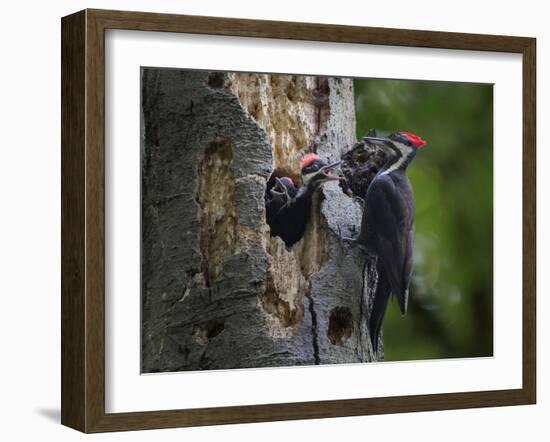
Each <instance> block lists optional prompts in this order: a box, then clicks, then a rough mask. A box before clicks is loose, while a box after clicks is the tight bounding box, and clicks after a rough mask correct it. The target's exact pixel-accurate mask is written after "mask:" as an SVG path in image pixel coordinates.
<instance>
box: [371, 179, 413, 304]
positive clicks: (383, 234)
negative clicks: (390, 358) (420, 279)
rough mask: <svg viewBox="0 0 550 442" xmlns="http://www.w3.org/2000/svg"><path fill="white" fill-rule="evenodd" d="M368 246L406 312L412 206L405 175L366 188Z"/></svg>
mask: <svg viewBox="0 0 550 442" xmlns="http://www.w3.org/2000/svg"><path fill="white" fill-rule="evenodd" d="M365 211H366V217H367V218H366V226H365V227H366V228H367V232H368V233H367V238H366V240H367V246H368V248H370V249H372V250H373V251H374V252H375V253H376V255H377V256H378V259H379V260H381V264H382V266H383V268H384V274H385V276H386V277H387V279H388V281H389V283H390V286H391V291H392V293H393V294H394V296H395V297H396V298H397V300H398V301H399V307H400V309H401V313H403V314H404V313H405V312H406V311H407V300H408V299H407V298H408V289H409V283H410V279H411V270H412V245H413V220H414V203H413V198H412V188H411V185H410V183H409V180H408V179H407V176H406V175H405V173H404V172H401V171H395V172H393V173H390V174H382V175H379V176H378V177H376V179H375V180H374V181H373V182H372V183H371V185H370V186H369V190H368V191H367V197H366V201H365Z"/></svg>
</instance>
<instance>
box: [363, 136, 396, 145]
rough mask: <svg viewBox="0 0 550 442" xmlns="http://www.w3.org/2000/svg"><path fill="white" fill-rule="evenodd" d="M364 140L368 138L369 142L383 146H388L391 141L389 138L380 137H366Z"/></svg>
mask: <svg viewBox="0 0 550 442" xmlns="http://www.w3.org/2000/svg"><path fill="white" fill-rule="evenodd" d="M363 139H364V140H366V141H367V142H369V143H372V144H376V145H377V146H381V147H384V146H385V147H387V146H388V143H391V141H390V140H388V139H387V138H380V137H364V138H363Z"/></svg>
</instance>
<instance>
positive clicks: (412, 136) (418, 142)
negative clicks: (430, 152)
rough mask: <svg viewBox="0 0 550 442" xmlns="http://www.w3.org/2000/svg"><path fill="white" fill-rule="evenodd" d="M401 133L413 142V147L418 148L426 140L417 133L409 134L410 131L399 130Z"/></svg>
mask: <svg viewBox="0 0 550 442" xmlns="http://www.w3.org/2000/svg"><path fill="white" fill-rule="evenodd" d="M401 133H402V134H403V135H405V136H406V137H407V138H408V139H409V141H410V142H411V143H412V144H413V146H414V147H416V148H417V149H420V148H421V147H422V146H424V144H426V142H425V141H424V140H423V139H422V138H420V137H419V136H418V135H415V134H411V133H410V132H401Z"/></svg>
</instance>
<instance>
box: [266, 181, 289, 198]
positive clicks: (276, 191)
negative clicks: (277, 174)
mask: <svg viewBox="0 0 550 442" xmlns="http://www.w3.org/2000/svg"><path fill="white" fill-rule="evenodd" d="M269 192H270V193H271V195H273V196H283V195H286V194H287V192H286V187H285V186H284V184H283V182H282V181H281V179H280V178H275V185H274V186H273V188H272V189H271V190H270V191H269Z"/></svg>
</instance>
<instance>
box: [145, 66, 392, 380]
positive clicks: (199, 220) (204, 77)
mask: <svg viewBox="0 0 550 442" xmlns="http://www.w3.org/2000/svg"><path fill="white" fill-rule="evenodd" d="M142 119H143V124H142V129H143V136H142V333H143V336H142V371H143V372H158V371H178V370H198V369H221V368H243V367H267V366H271V367H273V366H289V365H314V364H330V363H352V362H366V361H373V360H378V359H381V358H382V357H383V355H382V350H380V352H379V353H378V354H377V355H374V354H373V353H372V348H371V345H370V340H369V336H368V330H367V316H368V313H367V312H368V310H369V306H370V297H371V294H372V285H373V284H375V280H376V277H375V275H372V270H370V265H368V263H367V261H366V259H365V257H364V256H363V254H362V253H361V251H360V250H354V249H352V248H350V247H349V246H348V245H347V244H346V243H344V242H342V241H341V240H340V239H339V238H340V235H346V236H350V235H352V234H353V232H354V231H355V232H357V231H358V229H359V226H360V217H361V207H360V204H359V203H358V202H357V201H354V200H353V199H351V198H349V197H348V196H347V195H345V194H344V193H343V192H342V190H341V189H340V188H339V187H338V184H337V183H330V184H327V185H324V187H323V189H322V190H321V191H320V192H319V193H318V195H317V197H316V199H315V201H314V204H313V208H312V214H311V218H310V222H309V225H308V227H307V230H306V233H305V235H304V238H303V239H302V240H300V241H299V242H298V243H297V244H295V245H294V246H293V247H292V249H291V250H287V249H286V248H285V246H284V243H283V242H282V241H281V240H280V239H279V238H271V237H270V235H269V227H268V226H267V225H266V223H265V207H264V193H265V189H266V181H267V180H268V179H269V178H270V176H271V175H272V174H273V173H275V174H277V175H279V176H280V175H287V176H291V177H293V178H294V179H295V180H296V181H298V180H299V159H300V157H301V156H302V155H303V154H304V153H305V152H307V151H315V152H317V153H318V154H319V155H320V156H321V157H323V158H329V159H331V160H336V159H339V158H340V155H341V153H342V152H343V151H345V150H347V149H349V148H350V147H351V146H352V145H353V144H354V142H355V138H356V137H355V111H354V101H353V83H352V81H351V80H347V79H338V78H322V77H305V76H291V75H261V74H242V73H220V72H197V71H183V70H173V69H152V68H147V69H143V71H142ZM369 275H370V277H369ZM381 347H382V346H380V348H381Z"/></svg>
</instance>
